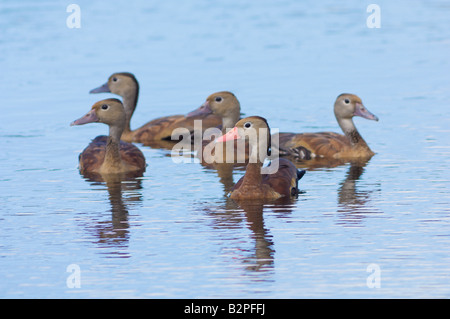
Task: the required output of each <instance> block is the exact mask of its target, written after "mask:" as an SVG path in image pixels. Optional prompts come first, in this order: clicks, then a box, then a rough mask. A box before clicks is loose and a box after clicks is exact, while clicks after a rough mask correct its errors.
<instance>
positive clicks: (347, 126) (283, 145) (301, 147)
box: [278, 93, 378, 160]
mask: <svg viewBox="0 0 450 319" xmlns="http://www.w3.org/2000/svg"><path fill="white" fill-rule="evenodd" d="M334 114H335V116H336V120H337V122H338V124H339V126H340V127H341V129H342V131H343V132H344V135H342V134H338V133H333V132H320V133H302V134H295V133H279V136H278V138H279V148H280V154H281V155H290V156H294V157H297V158H299V159H305V160H309V159H311V158H315V157H320V158H329V159H348V160H350V159H369V158H371V157H372V156H373V155H374V154H375V153H374V152H373V151H372V150H371V149H370V148H369V146H368V145H367V143H366V141H364V139H363V138H362V136H361V135H360V134H359V132H358V130H357V129H356V127H355V124H354V123H353V117H354V116H360V117H363V118H365V119H368V120H374V121H378V117H377V116H375V115H374V114H372V113H371V112H370V111H369V110H368V109H367V108H365V107H364V105H363V103H362V101H361V98H359V97H358V96H357V95H354V94H348V93H343V94H341V95H339V96H338V97H337V99H336V101H335V103H334Z"/></svg>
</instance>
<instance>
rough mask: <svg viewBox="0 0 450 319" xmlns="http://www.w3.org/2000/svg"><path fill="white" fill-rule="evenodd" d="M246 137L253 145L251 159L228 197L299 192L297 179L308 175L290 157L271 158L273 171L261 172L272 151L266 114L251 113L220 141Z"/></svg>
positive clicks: (258, 197)
mask: <svg viewBox="0 0 450 319" xmlns="http://www.w3.org/2000/svg"><path fill="white" fill-rule="evenodd" d="M264 132H265V133H264ZM247 138H248V144H249V148H250V151H249V154H250V155H249V157H250V158H249V162H248V164H247V166H246V170H245V174H244V176H243V177H241V178H240V179H239V181H238V182H237V183H236V184H235V185H234V186H233V188H232V189H231V192H230V195H229V197H230V198H231V199H234V200H238V201H239V200H277V199H280V198H293V197H296V196H297V195H298V194H299V190H298V181H299V180H300V179H301V178H302V177H303V176H304V175H305V173H306V171H305V170H298V169H297V167H296V166H295V165H294V164H293V163H292V162H291V161H289V160H288V159H285V158H278V159H274V160H272V161H271V163H270V165H269V166H272V167H269V171H270V170H271V172H268V174H263V173H262V168H263V163H264V160H265V159H266V157H267V156H270V153H271V136H270V128H269V124H268V123H267V120H266V119H265V118H263V117H260V116H250V117H246V118H243V119H241V120H239V121H238V122H237V123H236V125H235V126H234V127H233V129H231V130H229V131H228V132H227V133H226V134H224V135H222V136H220V137H219V138H218V139H217V142H222V143H223V142H227V141H232V140H241V139H247Z"/></svg>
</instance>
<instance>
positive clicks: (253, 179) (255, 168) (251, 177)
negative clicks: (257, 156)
mask: <svg viewBox="0 0 450 319" xmlns="http://www.w3.org/2000/svg"><path fill="white" fill-rule="evenodd" d="M261 167H262V163H261V162H259V161H258V162H256V163H248V164H247V168H246V170H245V175H244V179H243V181H242V186H244V185H252V186H257V185H261V182H262V175H261Z"/></svg>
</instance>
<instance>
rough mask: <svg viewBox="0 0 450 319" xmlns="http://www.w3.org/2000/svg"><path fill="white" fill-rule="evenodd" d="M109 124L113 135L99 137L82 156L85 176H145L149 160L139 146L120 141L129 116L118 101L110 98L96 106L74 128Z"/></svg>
mask: <svg viewBox="0 0 450 319" xmlns="http://www.w3.org/2000/svg"><path fill="white" fill-rule="evenodd" d="M96 122H99V123H105V124H107V125H108V126H109V136H97V137H96V138H95V139H94V140H93V141H92V142H91V143H90V144H89V145H88V146H87V147H86V148H85V149H84V151H83V152H82V153H81V154H80V156H79V168H80V172H81V174H83V175H85V174H89V173H95V174H101V175H102V174H127V175H128V174H136V175H139V174H142V173H143V172H144V171H145V167H146V164H145V157H144V155H143V154H142V152H141V150H139V148H137V147H136V146H135V145H133V144H131V143H127V142H123V141H121V140H120V137H121V135H122V132H123V129H124V127H125V125H126V114H125V109H124V107H123V105H122V102H121V101H119V100H118V99H106V100H102V101H99V102H97V103H95V104H94V105H93V106H92V108H91V110H90V111H89V112H88V113H87V114H86V115H84V116H83V117H81V118H79V119H78V120H75V121H73V122H72V123H71V125H83V124H87V123H96Z"/></svg>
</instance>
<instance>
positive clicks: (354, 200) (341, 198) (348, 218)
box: [338, 161, 376, 225]
mask: <svg viewBox="0 0 450 319" xmlns="http://www.w3.org/2000/svg"><path fill="white" fill-rule="evenodd" d="M367 163H368V161H367V162H354V163H350V167H349V169H348V172H347V176H346V178H345V180H344V181H343V182H342V183H341V184H340V188H339V190H338V206H339V209H338V212H339V213H340V220H341V222H342V223H344V224H347V225H359V224H360V223H361V221H362V220H363V219H364V218H366V217H367V214H370V213H374V212H376V211H375V208H374V207H372V206H370V197H371V194H372V193H373V192H374V190H361V189H358V187H357V185H358V181H359V179H360V177H361V175H362V174H363V172H364V168H365V166H366V165H367Z"/></svg>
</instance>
